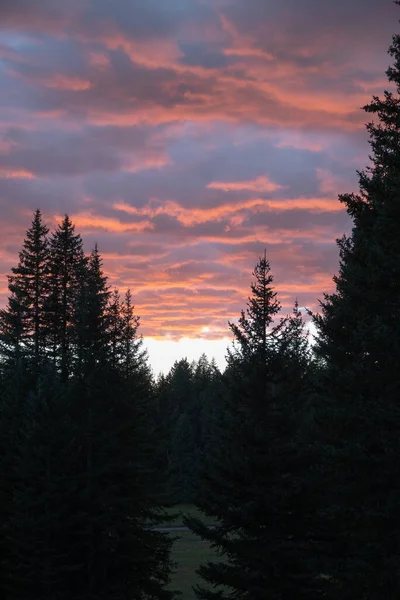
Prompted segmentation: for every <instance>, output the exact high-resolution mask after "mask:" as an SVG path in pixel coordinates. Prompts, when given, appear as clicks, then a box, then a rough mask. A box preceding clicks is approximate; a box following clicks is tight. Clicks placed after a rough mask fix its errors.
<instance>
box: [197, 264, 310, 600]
mask: <svg viewBox="0 0 400 600" xmlns="http://www.w3.org/2000/svg"><path fill="white" fill-rule="evenodd" d="M253 275H254V278H255V281H254V283H253V284H252V286H251V290H252V296H251V297H250V298H249V301H248V308H247V311H246V312H244V311H242V313H241V317H240V319H239V322H238V324H235V323H231V324H230V327H231V330H232V332H233V334H234V342H235V343H234V347H233V349H230V351H229V353H228V367H227V370H226V373H225V377H224V380H225V392H224V394H223V399H222V406H221V409H220V414H219V418H218V422H217V427H216V439H215V443H214V444H213V455H212V456H211V457H208V460H207V461H206V467H205V470H204V474H203V480H202V486H201V488H200V489H202V490H203V492H200V490H199V500H198V507H199V508H200V510H201V511H202V512H203V513H204V514H205V515H206V516H208V517H209V518H213V519H214V523H215V526H209V525H206V524H205V523H204V522H203V521H202V520H201V519H194V518H189V519H187V523H188V524H189V526H190V527H191V528H192V530H193V531H194V532H195V533H197V534H198V535H200V536H201V537H202V538H203V539H205V540H208V541H209V542H211V545H212V546H213V547H214V548H215V549H216V550H217V551H218V553H219V554H220V555H221V557H222V560H221V561H214V562H209V563H207V564H205V565H202V566H201V567H200V569H199V570H198V572H199V574H200V575H201V577H202V578H203V580H204V581H205V583H207V584H212V585H213V587H214V589H213V590H211V589H209V588H207V587H201V586H200V587H198V588H197V589H196V594H197V596H198V597H199V598H204V599H209V600H211V599H217V598H219V599H223V598H230V597H235V598H238V599H239V598H240V599H243V600H244V599H246V600H250V599H251V600H257V599H260V600H261V599H262V600H265V599H274V600H275V599H278V598H279V599H289V598H290V599H291V598H294V597H296V598H314V597H315V598H317V597H320V596H319V595H318V594H320V593H321V582H320V581H319V580H318V579H317V577H316V572H318V571H316V570H315V569H316V566H315V565H314V564H313V551H312V549H311V547H312V541H311V540H310V539H309V534H308V527H309V522H310V515H311V512H312V505H310V502H311V498H310V494H309V492H308V489H307V477H308V466H307V459H306V451H305V449H304V447H303V445H302V440H301V431H302V424H303V423H304V421H305V418H304V412H305V411H304V404H305V398H306V394H307V373H308V362H309V360H308V358H309V352H308V344H307V340H306V338H305V336H304V331H303V325H304V324H303V320H302V317H301V314H300V312H299V310H298V307H297V306H296V307H295V312H294V315H293V316H292V317H288V318H286V319H281V320H279V321H278V322H277V323H274V317H275V316H276V315H277V314H278V312H279V310H280V304H279V301H278V300H277V297H276V292H275V291H274V289H273V287H272V282H273V278H272V275H271V273H270V265H269V262H268V260H267V259H266V256H264V258H261V259H260V260H259V262H258V264H257V265H256V268H255V270H254V273H253Z"/></svg>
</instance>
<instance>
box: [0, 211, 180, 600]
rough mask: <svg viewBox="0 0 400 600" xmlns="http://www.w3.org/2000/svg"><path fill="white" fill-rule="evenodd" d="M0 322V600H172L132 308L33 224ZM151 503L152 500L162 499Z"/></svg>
mask: <svg viewBox="0 0 400 600" xmlns="http://www.w3.org/2000/svg"><path fill="white" fill-rule="evenodd" d="M9 291H10V295H9V298H8V305H7V307H6V308H5V309H3V310H2V311H1V313H0V340H1V343H0V359H1V362H0V365H1V370H0V377H1V379H0V388H1V402H0V467H1V474H2V481H1V485H0V527H1V535H0V596H1V598H4V599H7V600H11V599H15V600H16V599H21V600H22V599H28V598H29V599H33V598H35V599H36V598H37V599H38V600H39V599H40V600H45V599H48V600H55V599H62V598H65V599H68V600H70V599H71V598H75V599H80V598H81V599H82V600H83V599H85V600H87V599H95V598H96V599H97V598H104V599H107V600H110V599H112V598H115V599H117V598H166V599H167V598H170V597H173V594H172V592H169V591H167V590H166V585H167V584H168V582H169V577H170V570H171V561H170V549H171V540H170V539H169V538H168V537H167V536H166V535H165V534H163V533H161V532H158V531H156V530H155V529H154V528H155V526H157V525H158V524H160V523H165V521H166V520H168V519H166V516H165V515H164V511H163V508H162V500H161V495H162V494H161V491H163V488H164V484H163V481H162V473H161V469H160V464H161V461H162V456H163V448H162V444H161V443H160V441H161V440H162V438H163V436H162V434H160V432H159V431H158V427H157V423H156V421H155V414H156V411H155V407H156V396H155V390H154V386H153V380H152V374H151V371H150V368H149V366H148V364H147V359H146V355H145V353H144V351H143V349H142V340H141V338H140V337H139V336H138V326H139V317H138V316H137V315H136V314H135V310H134V306H133V304H132V298H131V294H130V292H129V291H128V292H127V293H126V294H125V296H124V298H122V299H121V298H120V295H119V293H118V291H117V290H115V291H113V292H111V290H110V288H109V286H108V284H107V278H106V277H105V275H104V273H103V270H102V260H101V257H100V254H99V252H98V250H97V248H94V250H93V251H92V253H91V254H90V256H85V254H84V252H83V249H82V240H81V237H80V236H79V234H77V233H76V232H75V229H74V226H73V224H72V223H71V221H70V219H69V218H68V216H66V217H65V218H64V219H63V221H62V223H61V224H60V225H59V226H58V228H57V229H56V231H55V232H54V233H53V234H52V235H51V236H49V231H48V228H47V227H46V225H45V224H44V223H43V220H42V215H41V213H40V211H39V210H37V211H36V212H35V214H34V218H33V222H32V225H31V227H30V228H29V230H28V231H27V234H26V237H25V240H24V242H23V246H22V249H21V251H20V254H19V262H18V265H17V266H16V267H15V268H13V269H12V273H11V275H10V276H9ZM160 490H161V491H160Z"/></svg>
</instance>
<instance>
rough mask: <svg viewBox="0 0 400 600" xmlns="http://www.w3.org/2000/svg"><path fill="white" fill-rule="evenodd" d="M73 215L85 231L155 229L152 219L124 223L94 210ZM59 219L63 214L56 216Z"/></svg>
mask: <svg viewBox="0 0 400 600" xmlns="http://www.w3.org/2000/svg"><path fill="white" fill-rule="evenodd" d="M70 216H71V219H72V221H73V223H75V225H76V227H77V228H78V229H81V230H82V231H83V232H88V231H97V230H105V231H110V232H113V233H124V232H131V231H134V232H141V231H149V230H151V229H153V227H154V226H153V224H152V223H151V222H150V221H138V222H136V223H123V222H121V221H119V220H118V219H113V218H111V217H104V216H102V215H98V214H95V213H93V212H90V211H87V212H78V213H74V214H72V215H70ZM55 218H56V219H57V221H60V220H61V216H60V215H57V216H56V217H55Z"/></svg>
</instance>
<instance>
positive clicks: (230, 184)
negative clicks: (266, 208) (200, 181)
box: [206, 175, 283, 192]
mask: <svg viewBox="0 0 400 600" xmlns="http://www.w3.org/2000/svg"><path fill="white" fill-rule="evenodd" d="M206 187H207V188H211V189H214V190H223V191H224V192H231V191H240V190H250V191H254V192H275V191H276V190H281V189H283V186H282V185H279V184H277V183H274V182H273V181H271V180H270V179H268V177H266V176H265V175H261V176H260V177H256V179H252V180H250V181H212V182H211V183H209V184H208V185H207V186H206Z"/></svg>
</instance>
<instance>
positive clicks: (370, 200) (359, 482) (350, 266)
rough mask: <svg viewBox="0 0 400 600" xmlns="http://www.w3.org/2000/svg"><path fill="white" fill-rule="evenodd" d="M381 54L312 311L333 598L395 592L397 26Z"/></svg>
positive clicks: (399, 255) (398, 583)
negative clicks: (356, 162)
mask: <svg viewBox="0 0 400 600" xmlns="http://www.w3.org/2000/svg"><path fill="white" fill-rule="evenodd" d="M397 4H399V3H398V2H397ZM389 54H390V55H391V56H392V58H393V65H392V66H391V67H390V68H389V69H388V70H387V76H388V79H389V82H390V83H391V84H392V85H393V88H394V89H393V91H385V92H384V95H383V97H382V98H380V97H377V96H374V97H373V99H372V101H371V102H370V103H369V104H367V105H366V106H365V107H364V110H365V111H366V112H367V113H368V114H372V115H373V116H375V117H376V119H377V121H376V122H374V121H372V122H370V123H369V124H368V125H367V130H368V133H369V136H370V145H371V148H372V156H371V164H370V166H369V167H368V168H367V169H366V170H364V171H362V172H360V173H359V187H360V190H359V193H358V194H344V195H341V196H339V200H340V201H341V202H342V203H343V204H344V205H345V206H346V209H347V212H348V214H349V215H350V217H351V218H352V220H353V229H352V232H351V235H350V236H349V237H343V238H342V239H341V240H339V241H338V245H339V251H340V268H339V273H338V275H337V276H335V277H334V283H335V285H336V290H335V291H334V292H333V293H331V294H326V295H325V297H324V300H323V301H322V302H321V314H320V315H316V316H315V323H316V325H317V328H318V332H319V337H318V344H317V348H316V350H317V353H318V356H319V358H320V360H321V361H322V362H323V364H324V365H325V371H324V373H323V379H322V382H321V406H320V414H319V420H320V422H321V424H322V432H321V436H322V437H323V439H324V441H325V451H324V454H325V455H326V457H327V460H326V461H325V462H324V464H323V469H324V472H325V477H326V480H327V481H328V480H329V482H330V485H329V487H328V489H327V498H326V502H325V513H326V515H327V516H328V518H329V523H330V535H331V548H332V555H333V558H332V560H330V561H328V562H330V563H331V566H330V567H329V568H330V569H331V570H330V573H331V575H332V577H334V578H335V579H336V580H337V581H338V582H339V585H340V588H341V591H340V594H341V596H340V597H341V598H367V599H368V600H372V599H377V598H388V599H392V598H393V599H394V598H397V597H398V596H399V593H400V579H399V571H398V560H399V549H398V539H399V535H400V521H399V518H398V510H397V506H398V503H399V499H400V486H399V483H398V482H399V481H400V478H399V475H400V471H399V469H400V467H399V461H398V453H399V430H400V410H399V403H398V399H399V397H400V380H399V376H398V364H399V357H400V238H399V235H398V232H399V230H400V204H399V193H400V97H399V94H400V36H399V35H395V36H394V37H393V42H392V45H391V46H390V48H389ZM343 556H346V560H344V559H343Z"/></svg>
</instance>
